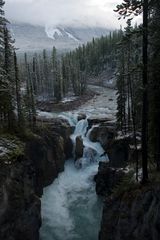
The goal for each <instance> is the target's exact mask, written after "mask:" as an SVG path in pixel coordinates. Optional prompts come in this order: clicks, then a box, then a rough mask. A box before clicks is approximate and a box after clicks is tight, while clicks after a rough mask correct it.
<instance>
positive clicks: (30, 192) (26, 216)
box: [0, 124, 70, 240]
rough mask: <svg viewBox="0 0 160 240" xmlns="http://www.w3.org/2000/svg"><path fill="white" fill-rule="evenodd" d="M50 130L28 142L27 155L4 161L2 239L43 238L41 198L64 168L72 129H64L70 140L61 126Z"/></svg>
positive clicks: (0, 177) (0, 212)
mask: <svg viewBox="0 0 160 240" xmlns="http://www.w3.org/2000/svg"><path fill="white" fill-rule="evenodd" d="M50 127H51V129H50V130H49V132H48V130H47V131H45V130H43V131H42V132H41V133H40V134H39V136H36V137H34V138H33V139H32V140H30V141H28V142H27V143H26V147H25V152H24V153H23V155H19V156H17V157H16V158H15V159H12V161H10V160H9V161H4V162H2V161H1V162H0V240H38V239H39V229H40V226H41V201H40V198H39V197H40V196H41V195H42V194H43V187H45V186H47V185H49V184H51V183H52V182H53V180H54V179H55V178H56V177H57V175H58V173H59V172H61V171H63V169H64V162H65V158H66V152H65V151H66V149H67V148H66V145H65V144H66V143H67V138H68V135H69V134H70V132H69V129H68V126H66V128H65V127H64V125H63V126H62V129H63V127H64V128H65V129H66V131H68V135H67V136H66V138H64V137H63V136H65V135H63V134H64V132H63V130H62V129H60V125H59V128H58V127H57V128H56V126H54V125H52V124H51V126H50ZM54 128H55V129H57V132H55V131H53V129H54ZM60 130H61V131H62V132H61V134H60Z"/></svg>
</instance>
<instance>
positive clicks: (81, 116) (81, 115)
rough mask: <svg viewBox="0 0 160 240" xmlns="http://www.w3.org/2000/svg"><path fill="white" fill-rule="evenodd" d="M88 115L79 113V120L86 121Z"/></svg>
mask: <svg viewBox="0 0 160 240" xmlns="http://www.w3.org/2000/svg"><path fill="white" fill-rule="evenodd" d="M86 117H87V116H86V114H85V113H79V115H78V117H77V120H78V121H80V120H82V119H86Z"/></svg>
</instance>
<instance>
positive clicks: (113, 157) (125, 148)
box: [107, 138, 130, 168]
mask: <svg viewBox="0 0 160 240" xmlns="http://www.w3.org/2000/svg"><path fill="white" fill-rule="evenodd" d="M107 154H108V157H109V160H110V161H109V165H110V166H111V167H114V168H123V167H126V166H127V165H128V162H129V155H130V148H129V140H128V138H123V139H114V140H113V141H112V142H111V144H110V146H109V147H108V149H107Z"/></svg>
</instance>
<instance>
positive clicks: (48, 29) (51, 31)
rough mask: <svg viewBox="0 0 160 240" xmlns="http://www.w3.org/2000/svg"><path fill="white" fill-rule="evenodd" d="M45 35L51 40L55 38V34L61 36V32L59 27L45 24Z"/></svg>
mask: <svg viewBox="0 0 160 240" xmlns="http://www.w3.org/2000/svg"><path fill="white" fill-rule="evenodd" d="M45 31H46V33H47V36H48V37H49V38H52V39H53V40H56V36H58V37H63V33H62V32H61V30H60V29H59V28H53V27H52V26H47V27H46V29H45Z"/></svg>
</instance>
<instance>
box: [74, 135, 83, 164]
mask: <svg viewBox="0 0 160 240" xmlns="http://www.w3.org/2000/svg"><path fill="white" fill-rule="evenodd" d="M83 148H84V147H83V139H82V137H81V136H77V137H76V143H75V160H77V159H78V158H81V157H83Z"/></svg>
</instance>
